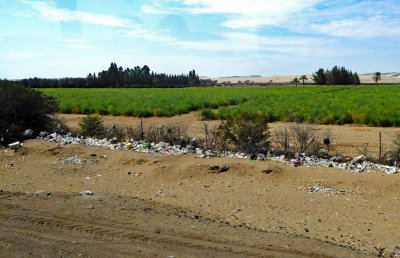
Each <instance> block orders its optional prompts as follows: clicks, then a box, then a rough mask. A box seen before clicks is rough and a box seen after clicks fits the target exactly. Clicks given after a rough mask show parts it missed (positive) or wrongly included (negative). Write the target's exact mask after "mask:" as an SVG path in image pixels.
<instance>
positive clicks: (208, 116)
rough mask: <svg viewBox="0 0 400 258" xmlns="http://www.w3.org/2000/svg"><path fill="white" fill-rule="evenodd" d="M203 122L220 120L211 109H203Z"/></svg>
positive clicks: (201, 114) (201, 113)
mask: <svg viewBox="0 0 400 258" xmlns="http://www.w3.org/2000/svg"><path fill="white" fill-rule="evenodd" d="M200 116H201V119H202V120H215V119H218V115H217V114H216V113H215V112H214V111H212V110H211V109H210V108H205V109H202V110H201V112H200Z"/></svg>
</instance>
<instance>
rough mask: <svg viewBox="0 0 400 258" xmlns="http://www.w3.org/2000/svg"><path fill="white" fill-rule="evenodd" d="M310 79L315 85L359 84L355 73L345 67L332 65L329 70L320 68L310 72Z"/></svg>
mask: <svg viewBox="0 0 400 258" xmlns="http://www.w3.org/2000/svg"><path fill="white" fill-rule="evenodd" d="M312 80H313V81H314V82H315V84H317V85H360V84H361V82H360V78H359V77H358V74H357V73H353V72H352V71H349V70H347V69H346V68H345V67H343V66H342V67H338V66H334V67H333V68H332V69H331V70H329V69H327V70H324V69H323V68H320V69H319V70H318V71H316V72H315V73H313V74H312Z"/></svg>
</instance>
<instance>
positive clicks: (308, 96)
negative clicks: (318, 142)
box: [216, 86, 400, 126]
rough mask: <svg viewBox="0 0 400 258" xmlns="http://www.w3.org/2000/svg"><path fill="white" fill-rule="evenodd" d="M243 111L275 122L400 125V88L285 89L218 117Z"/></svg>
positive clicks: (223, 111)
mask: <svg viewBox="0 0 400 258" xmlns="http://www.w3.org/2000/svg"><path fill="white" fill-rule="evenodd" d="M239 112H257V113H261V114H266V115H267V116H268V117H269V118H270V120H271V121H297V122H309V123H319V124H351V123H355V124H366V125H369V126H400V86H368V87H331V88H320V87H311V88H308V89H306V90H303V89H293V88H282V89H280V90H275V91H273V92H270V93H267V92H265V94H261V95H258V96H257V98H255V99H252V100H249V101H247V102H246V103H242V104H239V105H237V106H234V107H221V108H219V110H218V111H217V114H216V116H217V117H219V118H227V117H230V116H234V115H235V114H237V113H239Z"/></svg>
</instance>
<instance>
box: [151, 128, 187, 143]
mask: <svg viewBox="0 0 400 258" xmlns="http://www.w3.org/2000/svg"><path fill="white" fill-rule="evenodd" d="M184 137H186V127H184V126H182V125H162V126H159V127H156V126H150V127H148V128H147V129H146V130H145V131H144V138H145V140H147V141H149V142H167V143H170V144H182V139H183V138H184Z"/></svg>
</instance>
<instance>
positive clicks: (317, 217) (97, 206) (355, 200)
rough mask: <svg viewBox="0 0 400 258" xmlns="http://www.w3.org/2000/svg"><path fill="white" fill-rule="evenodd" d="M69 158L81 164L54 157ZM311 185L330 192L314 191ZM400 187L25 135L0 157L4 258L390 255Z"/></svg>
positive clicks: (321, 171) (358, 177)
mask: <svg viewBox="0 0 400 258" xmlns="http://www.w3.org/2000/svg"><path fill="white" fill-rule="evenodd" d="M70 156H78V157H79V158H80V159H81V161H82V162H77V164H74V163H70V164H68V163H67V164H64V163H63V162H61V161H62V159H63V158H67V157H70ZM226 165H227V166H229V170H228V171H226V172H224V173H213V172H214V171H212V170H210V167H212V166H220V167H222V166H226ZM315 185H320V186H324V187H329V188H332V189H335V192H330V193H329V192H327V193H323V192H317V193H310V191H309V190H308V187H311V186H315ZM399 186H400V176H399V175H385V174H383V173H378V172H377V173H366V174H354V173H351V172H348V171H341V170H335V169H330V168H322V167H317V168H307V167H297V168H295V167H290V166H287V165H284V164H280V163H275V162H271V161H257V162H251V161H250V160H234V159H225V158H212V159H198V158H196V157H195V156H192V155H184V156H180V157H176V156H166V155H160V154H144V153H135V152H132V151H112V150H108V149H104V148H97V147H88V146H82V145H66V146H58V145H56V144H54V143H47V142H44V141H39V140H31V141H27V142H25V145H24V147H23V148H22V149H20V150H18V151H16V152H14V151H11V150H9V151H7V152H5V151H4V150H2V151H1V153H0V189H1V190H0V217H1V219H0V256H1V257H25V256H26V257H168V256H173V257H253V256H255V257H366V256H368V255H374V256H376V255H378V254H379V253H381V254H383V253H385V254H386V255H388V254H390V253H391V252H392V251H393V250H394V249H395V246H397V245H399V239H400V231H399V225H400V215H399V214H400V208H399V207H400V206H399V202H400V199H399V198H400V188H399ZM339 189H345V190H346V191H345V193H337V191H338V190H339ZM82 191H92V192H93V195H88V196H86V195H83V196H82V195H80V192H82Z"/></svg>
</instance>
